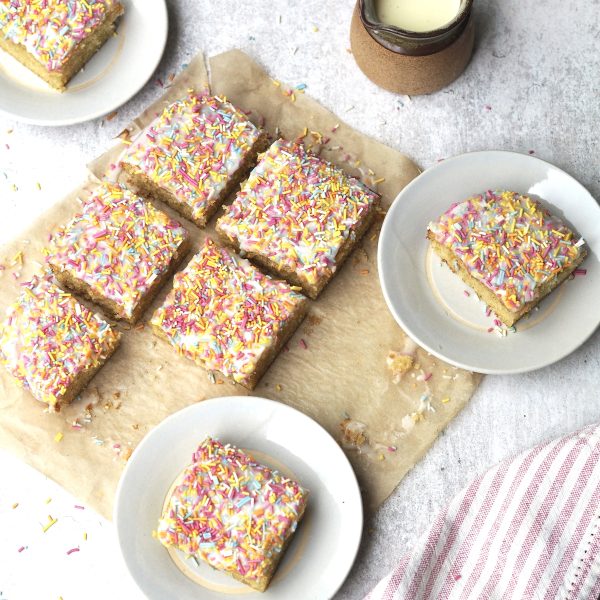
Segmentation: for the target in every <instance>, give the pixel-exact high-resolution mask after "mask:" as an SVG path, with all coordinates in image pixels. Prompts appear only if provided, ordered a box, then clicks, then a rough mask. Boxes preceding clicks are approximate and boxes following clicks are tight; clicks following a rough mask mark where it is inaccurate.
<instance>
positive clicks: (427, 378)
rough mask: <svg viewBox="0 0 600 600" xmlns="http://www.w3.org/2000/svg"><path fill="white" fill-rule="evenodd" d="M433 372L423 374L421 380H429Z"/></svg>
mask: <svg viewBox="0 0 600 600" xmlns="http://www.w3.org/2000/svg"><path fill="white" fill-rule="evenodd" d="M432 375H433V373H427V375H425V377H423V381H429V380H430V379H431V377H432Z"/></svg>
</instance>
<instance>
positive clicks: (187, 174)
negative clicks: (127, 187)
mask: <svg viewBox="0 0 600 600" xmlns="http://www.w3.org/2000/svg"><path fill="white" fill-rule="evenodd" d="M266 146H267V136H266V133H264V132H263V131H261V130H260V129H258V128H257V127H255V126H254V125H253V124H252V123H251V122H250V121H249V120H248V117H247V116H246V115H245V114H244V113H243V112H241V111H240V110H238V109H237V108H235V107H234V106H233V105H232V104H231V103H230V102H227V101H226V100H225V98H219V97H213V96H199V95H197V94H195V93H191V94H189V95H188V96H186V97H185V98H181V99H179V100H177V101H175V102H173V103H172V104H170V105H169V106H167V107H166V108H165V109H164V110H163V112H162V113H161V114H160V115H158V116H157V117H156V119H155V120H154V121H152V122H151V123H150V125H148V127H147V128H146V129H145V130H144V131H143V132H142V133H141V134H140V136H138V138H136V139H135V141H134V142H133V144H132V145H131V146H130V147H129V150H128V151H127V152H126V154H125V155H124V157H123V158H122V159H121V166H122V167H123V169H124V170H125V171H126V172H127V173H128V176H129V180H130V182H131V184H132V185H133V186H134V187H135V188H136V189H137V191H138V192H140V193H141V194H142V195H146V196H150V197H154V198H156V199H158V200H161V201H163V202H166V203H167V204H169V205H170V206H171V207H172V208H173V209H175V210H177V211H179V212H180V213H181V214H182V215H183V216H184V217H186V218H188V219H190V220H191V221H193V222H194V223H195V224H196V225H198V226H199V227H204V226H205V225H206V223H207V222H208V220H209V219H210V217H211V216H212V214H213V213H214V212H215V210H216V209H217V208H218V207H219V205H220V204H221V202H222V201H223V200H224V199H225V198H226V197H227V196H228V195H229V194H230V193H231V192H233V191H234V189H235V188H236V186H237V184H238V183H239V181H240V180H241V179H242V178H243V177H244V176H245V175H246V173H247V172H248V171H249V170H250V169H251V168H252V167H253V166H254V163H255V160H256V156H257V154H258V152H260V151H262V150H264V148H266Z"/></svg>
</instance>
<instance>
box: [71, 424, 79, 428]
mask: <svg viewBox="0 0 600 600" xmlns="http://www.w3.org/2000/svg"><path fill="white" fill-rule="evenodd" d="M71 429H81V425H80V424H79V423H73V425H71Z"/></svg>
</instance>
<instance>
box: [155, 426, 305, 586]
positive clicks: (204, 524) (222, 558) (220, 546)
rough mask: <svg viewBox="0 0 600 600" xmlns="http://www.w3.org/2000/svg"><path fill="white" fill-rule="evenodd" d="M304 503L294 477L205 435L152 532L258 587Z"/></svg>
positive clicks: (278, 555) (265, 582)
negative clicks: (285, 474) (288, 476)
mask: <svg viewBox="0 0 600 600" xmlns="http://www.w3.org/2000/svg"><path fill="white" fill-rule="evenodd" d="M307 501H308V491H307V490H306V489H303V488H302V487H301V486H300V484H299V483H297V482H295V481H293V480H291V479H289V478H287V477H285V476H284V475H282V474H281V473H279V472H278V471H276V470H273V469H270V468H269V467H268V466H266V465H263V464H260V463H258V462H256V461H255V460H254V459H253V458H252V456H251V455H250V454H248V453H246V452H244V451H243V450H240V449H238V448H236V447H235V446H232V445H230V444H227V445H224V444H222V443H221V442H219V441H217V440H215V439H212V438H211V437H208V438H206V439H205V440H204V441H203V442H202V443H201V444H200V446H199V447H198V449H197V450H196V452H194V455H193V457H192V464H191V465H190V466H188V467H187V468H186V469H185V470H184V472H183V473H182V475H181V477H180V478H179V479H178V480H177V482H176V483H175V486H174V488H173V489H172V492H171V495H170V497H169V500H168V503H167V504H166V506H165V509H164V511H163V514H162V517H161V519H160V521H159V525H158V529H157V532H156V535H157V538H158V540H159V541H160V542H161V543H162V544H163V545H164V546H165V547H167V548H172V547H174V548H178V549H179V550H182V551H183V552H185V553H186V554H187V555H188V556H194V557H197V558H199V559H201V560H203V561H205V562H207V563H208V564H209V565H210V566H211V567H213V568H215V569H218V570H219V571H224V572H226V573H228V574H230V575H231V576H233V577H234V578H235V579H237V580H238V581H242V582H243V583H245V584H247V585H249V586H251V587H252V588H254V589H256V590H258V591H260V592H264V591H265V590H266V588H267V586H268V585H269V581H270V580H271V578H272V577H273V574H274V572H275V569H276V568H277V564H278V563H279V561H280V559H281V557H282V555H283V553H284V550H285V548H286V546H287V545H288V543H289V541H290V539H291V538H292V536H293V533H294V532H295V530H296V528H297V526H298V523H299V522H300V520H301V519H302V516H303V514H304V510H305V508H306V504H307Z"/></svg>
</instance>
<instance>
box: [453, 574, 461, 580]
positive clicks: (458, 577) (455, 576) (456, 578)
mask: <svg viewBox="0 0 600 600" xmlns="http://www.w3.org/2000/svg"><path fill="white" fill-rule="evenodd" d="M461 577H462V576H461V575H459V574H457V575H454V581H458V580H459V579H461Z"/></svg>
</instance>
